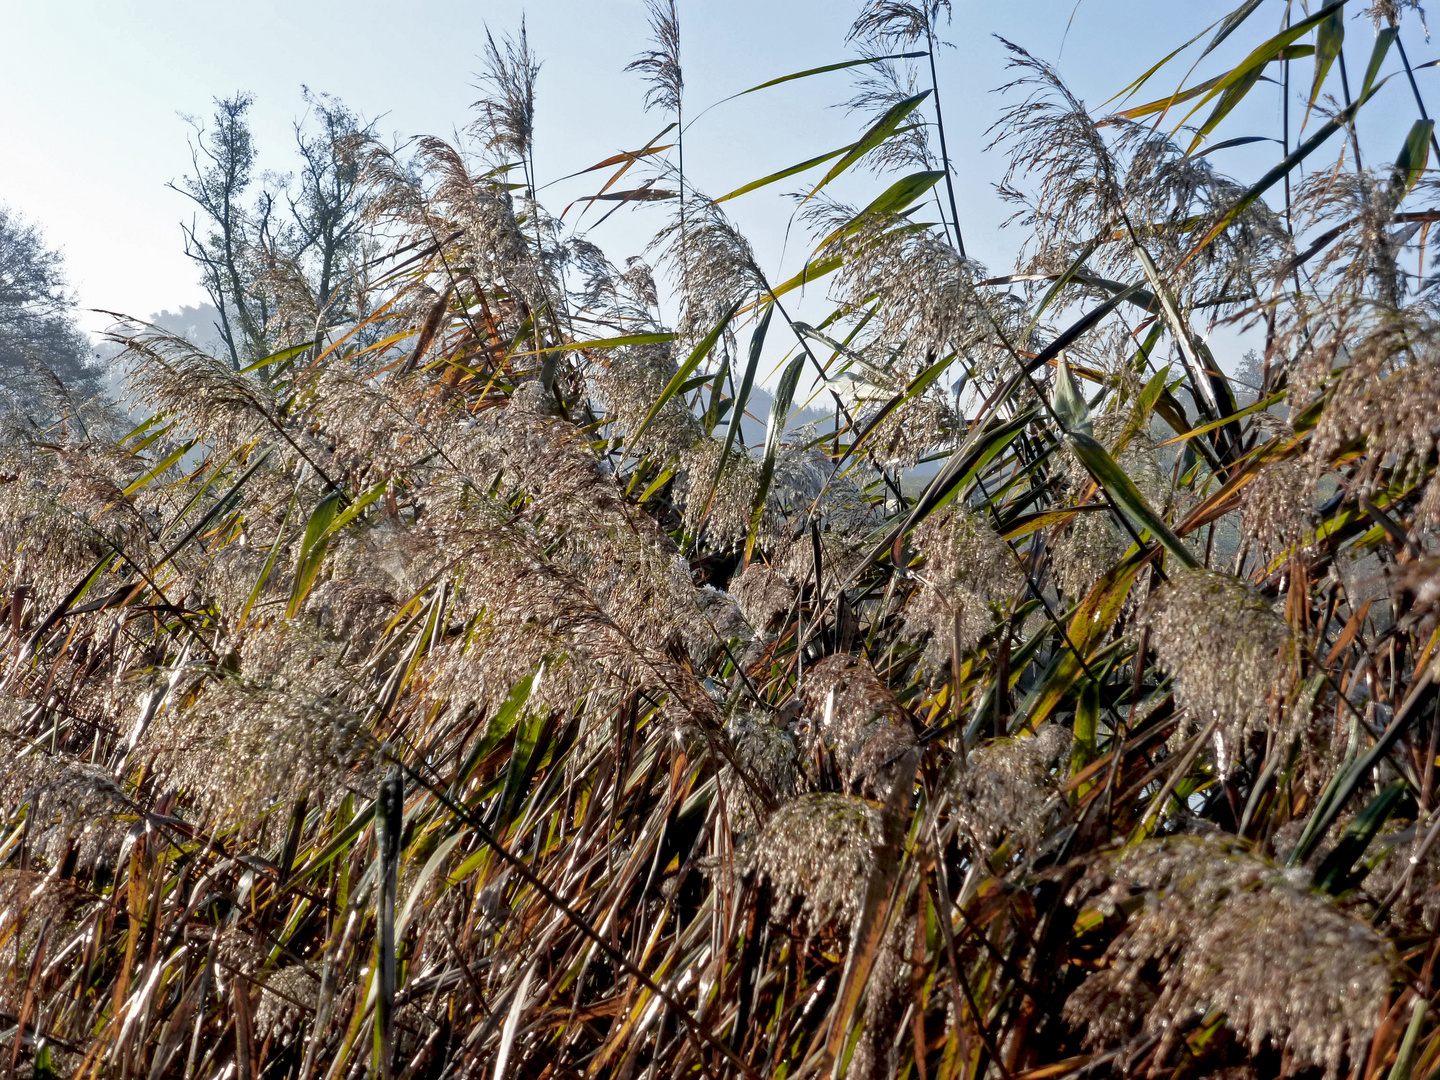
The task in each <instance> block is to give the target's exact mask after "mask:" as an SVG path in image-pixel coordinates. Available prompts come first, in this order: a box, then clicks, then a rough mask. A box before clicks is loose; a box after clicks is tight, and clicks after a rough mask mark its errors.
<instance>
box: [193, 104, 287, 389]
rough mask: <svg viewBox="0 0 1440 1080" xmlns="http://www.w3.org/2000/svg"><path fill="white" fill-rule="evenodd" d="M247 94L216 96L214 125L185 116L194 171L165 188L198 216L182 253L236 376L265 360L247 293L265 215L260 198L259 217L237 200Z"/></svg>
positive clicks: (244, 160)
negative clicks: (195, 269)
mask: <svg viewBox="0 0 1440 1080" xmlns="http://www.w3.org/2000/svg"><path fill="white" fill-rule="evenodd" d="M254 101H255V98H254V95H253V94H248V93H241V92H237V93H235V94H233V95H231V96H230V97H228V98H216V99H215V113H214V116H213V121H212V123H213V126H212V127H211V128H210V129H209V130H206V129H205V127H204V126H203V125H202V124H201V123H200V121H198V120H196V119H194V118H193V117H187V118H186V119H187V120H189V122H190V124H191V126H192V127H193V128H194V137H193V138H191V139H190V160H191V162H192V164H193V165H194V169H195V171H194V173H193V174H192V175H189V176H186V177H185V178H184V179H182V180H181V181H180V182H179V183H178V184H171V185H170V186H171V187H172V188H174V189H175V190H176V191H179V192H181V193H182V194H184V195H188V196H189V197H190V198H191V199H192V200H193V201H194V202H195V205H196V206H197V207H199V209H200V212H201V215H203V224H201V222H200V221H199V220H193V221H192V222H191V224H189V225H185V224H183V223H182V224H181V228H182V229H184V231H185V254H187V255H189V256H190V258H192V259H194V260H195V262H196V264H197V265H198V266H199V267H200V270H201V280H202V283H203V284H204V286H205V291H206V293H208V294H209V297H210V302H211V303H212V304H214V305H215V308H216V310H217V311H218V312H219V313H220V318H219V322H218V323H217V325H216V330H218V331H219V333H220V337H221V340H222V341H224V343H225V348H226V350H227V351H228V352H229V359H230V363H231V366H232V367H234V368H235V369H236V370H237V371H238V370H239V369H240V367H241V366H242V362H243V361H245V360H247V359H253V358H256V357H258V356H262V355H264V352H265V322H266V315H267V312H266V311H265V310H264V302H263V298H262V297H259V296H256V295H255V294H254V283H255V268H254V266H253V265H252V260H251V253H252V251H253V249H254V248H255V246H256V238H257V236H258V234H259V233H260V232H261V231H263V229H264V226H265V223H266V221H267V219H268V218H269V215H270V207H269V205H268V200H265V199H263V198H262V201H261V206H260V207H259V208H258V213H252V212H251V211H249V210H247V208H246V206H245V203H244V198H245V193H246V191H247V190H248V189H249V187H250V182H251V180H252V178H253V172H254V167H255V143H254V140H253V139H252V138H251V135H250V126H249V124H248V123H247V122H246V117H245V114H246V113H247V112H249V110H250V106H251V105H252V104H254Z"/></svg>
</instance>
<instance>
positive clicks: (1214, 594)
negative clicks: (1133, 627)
mask: <svg viewBox="0 0 1440 1080" xmlns="http://www.w3.org/2000/svg"><path fill="white" fill-rule="evenodd" d="M1139 625H1140V626H1142V627H1147V628H1148V629H1149V631H1150V647H1151V648H1153V649H1154V650H1155V655H1156V659H1157V660H1158V661H1159V663H1160V666H1161V667H1162V668H1163V669H1164V670H1165V671H1167V672H1170V673H1171V674H1173V675H1174V676H1175V701H1176V704H1177V705H1179V706H1180V708H1181V709H1183V710H1184V711H1185V714H1186V716H1187V717H1188V718H1189V720H1190V722H1191V724H1192V725H1194V726H1200V725H1204V724H1207V723H1209V722H1210V721H1211V720H1212V719H1213V720H1214V721H1215V730H1214V736H1213V739H1214V746H1215V760H1216V764H1217V765H1218V766H1219V768H1220V771H1221V773H1222V775H1223V774H1227V773H1228V772H1229V771H1230V768H1231V766H1232V765H1233V764H1234V762H1235V761H1236V760H1237V759H1238V758H1239V756H1240V755H1241V754H1242V753H1243V751H1244V740H1245V737H1246V736H1247V735H1248V734H1249V733H1250V732H1252V731H1257V730H1263V729H1264V728H1265V726H1266V725H1267V724H1268V722H1269V718H1270V716H1271V715H1272V714H1275V713H1278V711H1279V707H1280V704H1281V702H1282V701H1283V700H1284V698H1285V696H1286V695H1287V693H1288V692H1289V690H1290V688H1291V686H1292V685H1293V683H1294V680H1295V677H1296V674H1297V672H1296V663H1297V660H1298V656H1299V653H1298V648H1297V645H1296V643H1295V638H1294V635H1293V634H1292V633H1291V632H1290V627H1289V626H1288V625H1287V624H1286V622H1285V620H1284V619H1283V618H1281V617H1280V616H1279V615H1277V614H1276V613H1275V610H1274V608H1273V607H1272V606H1271V604H1270V602H1269V601H1267V600H1266V599H1265V598H1264V597H1262V596H1260V595H1259V594H1258V593H1256V592H1255V591H1254V590H1252V589H1251V588H1249V587H1248V586H1246V585H1245V583H1244V582H1242V581H1240V580H1239V579H1237V578H1233V577H1231V576H1230V575H1228V574H1220V573H1215V572H1213V571H1209V570H1188V571H1183V572H1181V573H1177V574H1175V575H1174V576H1173V577H1172V578H1171V579H1170V582H1169V583H1168V584H1167V585H1164V586H1162V587H1161V588H1160V589H1158V590H1157V591H1156V592H1155V594H1154V595H1153V596H1152V597H1151V599H1150V600H1149V602H1148V603H1147V604H1146V606H1145V608H1144V609H1143V610H1142V612H1141V615H1140V619H1139ZM1191 730H1193V727H1192V729H1191Z"/></svg>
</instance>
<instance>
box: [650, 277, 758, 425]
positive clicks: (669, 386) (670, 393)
mask: <svg viewBox="0 0 1440 1080" xmlns="http://www.w3.org/2000/svg"><path fill="white" fill-rule="evenodd" d="M739 310H740V301H739V300H737V301H735V303H733V304H731V305H730V308H729V310H728V311H726V312H725V314H724V315H721V316H720V321H719V322H717V323H716V324H715V325H714V326H713V327H712V328H711V330H710V332H709V333H708V334H706V335H705V337H704V340H702V341H701V342H700V344H699V345H696V346H695V348H694V349H693V350H691V353H690V355H689V356H687V357H686V358H685V362H684V363H683V364H681V365H680V366H679V367H678V368H677V369H676V371H675V374H674V376H673V377H672V378H671V379H670V381H669V382H668V383H666V384H665V389H664V390H662V391H660V394H659V396H658V397H656V399H655V403H654V404H653V405H651V406H650V411H649V412H648V413H646V414H645V419H644V420H643V421H642V422H641V424H640V426H639V427H638V428H636V429H635V434H633V435H631V436H630V441H631V442H632V443H633V442H637V441H639V439H640V436H641V435H643V434H645V431H646V429H648V428H649V427H650V425H651V424H652V423H653V422H654V420H655V417H656V416H657V415H658V414H659V412H660V410H661V409H663V408H664V407H665V403H666V402H668V401H669V400H670V399H671V398H673V397H674V396H675V395H676V394H678V393H680V390H681V387H683V386H684V385H685V383H686V381H687V380H689V378H690V376H691V375H693V374H694V373H695V369H696V368H697V367H699V366H700V361H702V360H704V359H705V357H706V356H708V355H710V350H711V349H713V348H714V347H715V343H716V342H717V341H719V340H720V335H721V334H723V333H724V332H725V328H726V327H727V326H729V325H730V320H731V319H733V318H735V313H736V312H737V311H739Z"/></svg>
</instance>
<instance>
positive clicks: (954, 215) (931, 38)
mask: <svg viewBox="0 0 1440 1080" xmlns="http://www.w3.org/2000/svg"><path fill="white" fill-rule="evenodd" d="M925 51H926V52H927V53H928V54H929V57H930V93H931V96H932V97H933V98H934V99H935V130H936V131H938V132H939V133H940V160H941V163H942V164H943V165H944V167H945V191H946V194H948V195H949V197H950V221H951V223H952V224H953V225H954V227H955V250H956V251H958V252H960V257H961V258H962V259H963V258H965V239H964V237H962V236H961V235H960V211H959V210H957V209H956V208H955V182H954V180H953V179H952V178H951V176H950V152H949V150H947V149H946V147H945V118H944V116H943V115H941V112H940V84H939V81H938V80H937V78H936V75H935V34H934V32H933V31H932V29H931V27H930V19H929V17H928V16H927V17H926V19H925ZM941 217H942V218H943V217H944V214H943V213H942V214H941Z"/></svg>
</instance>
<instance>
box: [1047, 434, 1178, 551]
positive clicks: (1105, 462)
mask: <svg viewBox="0 0 1440 1080" xmlns="http://www.w3.org/2000/svg"><path fill="white" fill-rule="evenodd" d="M1065 441H1066V442H1067V443H1069V444H1070V449H1072V450H1073V451H1075V456H1076V457H1078V458H1079V459H1080V462H1081V464H1083V465H1084V466H1085V468H1086V469H1088V470H1089V471H1090V475H1091V476H1093V477H1094V478H1095V482H1096V483H1097V484H1099V485H1100V486H1101V487H1102V488H1104V489H1105V492H1106V494H1108V495H1109V496H1110V498H1112V499H1114V500H1115V505H1116V506H1118V507H1119V508H1120V511H1121V512H1122V513H1123V514H1125V516H1126V517H1128V518H1130V520H1131V522H1132V523H1133V524H1134V525H1135V527H1136V528H1137V529H1141V530H1144V531H1146V532H1148V533H1149V534H1150V535H1151V536H1152V537H1154V538H1155V539H1156V540H1157V541H1159V542H1160V544H1161V545H1162V546H1163V547H1164V548H1165V550H1166V551H1168V552H1169V553H1170V554H1171V555H1172V556H1173V557H1174V558H1175V561H1176V562H1178V563H1180V565H1181V566H1184V567H1185V568H1186V569H1187V570H1198V569H1199V568H1200V563H1199V562H1198V561H1197V560H1196V558H1195V556H1194V555H1191V554H1190V551H1189V550H1188V549H1187V548H1186V547H1185V545H1184V544H1183V543H1182V542H1181V540H1180V538H1179V537H1178V536H1176V535H1175V534H1174V533H1173V532H1171V531H1170V528H1169V526H1167V525H1166V524H1165V522H1163V521H1161V520H1160V515H1158V514H1157V513H1155V511H1154V510H1153V509H1151V507H1150V504H1149V503H1148V502H1146V500H1145V496H1144V495H1142V494H1141V493H1140V489H1139V488H1137V487H1136V486H1135V481H1133V480H1131V479H1130V477H1129V476H1127V475H1126V473H1125V470H1124V469H1122V468H1120V466H1119V465H1117V464H1116V463H1115V459H1114V458H1112V457H1111V456H1110V454H1109V452H1108V451H1106V449H1105V447H1103V446H1101V445H1100V443H1098V442H1096V441H1095V440H1094V439H1092V438H1091V437H1090V436H1089V435H1085V434H1082V433H1080V432H1070V433H1069V434H1067V435H1066V436H1065Z"/></svg>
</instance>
